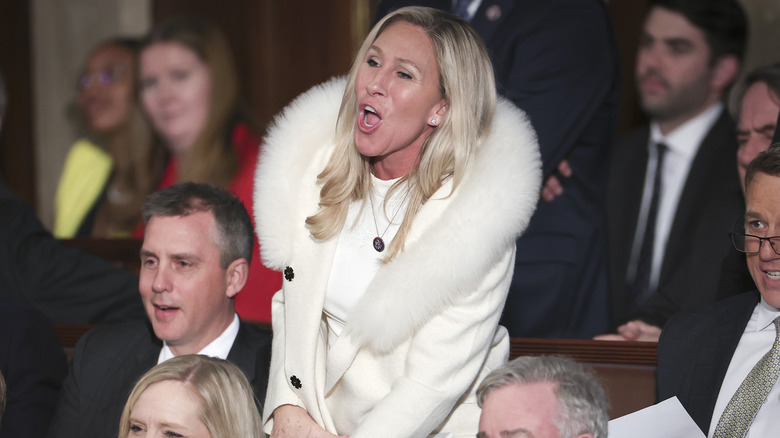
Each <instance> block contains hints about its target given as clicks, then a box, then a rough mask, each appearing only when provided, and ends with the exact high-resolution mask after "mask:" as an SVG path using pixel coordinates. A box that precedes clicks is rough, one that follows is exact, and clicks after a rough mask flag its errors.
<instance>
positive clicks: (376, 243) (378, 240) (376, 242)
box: [374, 237, 385, 252]
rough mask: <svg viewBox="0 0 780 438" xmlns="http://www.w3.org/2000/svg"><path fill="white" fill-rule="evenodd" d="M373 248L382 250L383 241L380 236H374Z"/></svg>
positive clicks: (377, 250)
mask: <svg viewBox="0 0 780 438" xmlns="http://www.w3.org/2000/svg"><path fill="white" fill-rule="evenodd" d="M374 249H375V250H376V252H382V251H384V250H385V241H384V240H382V238H381V237H374Z"/></svg>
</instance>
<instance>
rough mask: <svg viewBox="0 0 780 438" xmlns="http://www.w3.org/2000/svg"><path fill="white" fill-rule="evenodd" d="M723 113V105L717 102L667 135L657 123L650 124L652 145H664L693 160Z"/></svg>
mask: <svg viewBox="0 0 780 438" xmlns="http://www.w3.org/2000/svg"><path fill="white" fill-rule="evenodd" d="M722 111H723V104H722V103H721V102H715V103H714V104H712V105H710V107H709V108H707V109H706V110H704V111H702V112H701V114H699V115H697V116H696V117H694V118H692V119H690V120H688V121H687V122H685V123H683V124H682V125H680V126H678V127H677V129H675V130H674V131H672V132H670V133H669V134H667V135H663V134H661V129H660V128H659V127H658V123H657V122H652V123H651V124H650V141H651V144H656V143H663V144H665V145H666V146H667V147H668V148H669V149H670V150H671V151H673V152H675V153H677V154H680V155H683V156H685V157H687V158H689V159H692V158H693V157H694V156H695V155H696V152H698V150H699V145H701V142H702V141H703V140H704V137H705V136H706V135H707V133H708V132H709V131H710V128H711V127H712V125H714V124H715V122H716V121H717V120H718V117H720V113H721V112H722Z"/></svg>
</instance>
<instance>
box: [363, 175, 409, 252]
mask: <svg viewBox="0 0 780 438" xmlns="http://www.w3.org/2000/svg"><path fill="white" fill-rule="evenodd" d="M410 190H411V189H407V190H406V194H405V195H404V198H403V199H402V200H401V204H400V205H399V206H398V208H396V209H395V213H393V217H392V218H391V219H390V222H389V223H388V224H387V227H385V230H384V231H382V234H379V226H378V225H377V223H376V213H374V190H373V188H372V189H371V193H370V194H369V195H368V201H369V202H370V203H371V216H372V217H373V218H374V229H375V230H376V237H374V242H373V244H374V249H375V250H376V252H382V251H384V250H385V241H384V240H382V237H384V236H385V233H387V230H389V229H390V225H392V224H393V221H394V220H395V217H396V216H398V212H399V211H401V209H402V208H403V207H404V204H405V203H406V197H407V196H409V191H410Z"/></svg>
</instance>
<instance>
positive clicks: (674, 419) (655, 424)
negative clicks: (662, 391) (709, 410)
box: [609, 397, 706, 438]
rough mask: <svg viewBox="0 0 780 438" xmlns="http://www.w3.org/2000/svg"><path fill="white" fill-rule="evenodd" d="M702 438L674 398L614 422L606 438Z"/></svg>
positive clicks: (678, 401)
mask: <svg viewBox="0 0 780 438" xmlns="http://www.w3.org/2000/svg"><path fill="white" fill-rule="evenodd" d="M629 437H630V438H658V437H664V438H706V437H705V436H704V434H703V433H702V432H701V429H699V426H697V425H696V423H694V421H693V419H692V418H691V416H690V415H688V412H687V411H686V410H685V408H684V407H683V405H682V404H680V400H678V399H677V397H672V398H669V399H666V400H664V401H662V402H661V403H658V404H656V405H653V406H650V407H647V408H644V409H642V410H640V411H636V412H634V413H633V414H628V415H624V416H622V417H620V418H615V419H614V420H612V421H610V422H609V438H629Z"/></svg>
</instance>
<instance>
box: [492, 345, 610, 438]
mask: <svg viewBox="0 0 780 438" xmlns="http://www.w3.org/2000/svg"><path fill="white" fill-rule="evenodd" d="M477 403H478V404H479V406H480V407H481V408H482V415H481V416H480V418H479V433H478V434H477V438H507V437H534V438H605V437H606V436H607V422H608V421H609V417H608V415H607V409H609V402H608V401H607V396H606V392H605V391H604V388H603V387H602V386H601V384H600V383H599V381H598V380H597V379H596V376H595V375H594V374H593V372H592V371H591V370H589V369H588V368H586V367H585V366H583V365H582V364H579V363H577V362H575V361H573V360H571V359H567V358H564V357H558V356H535V357H533V356H524V357H519V358H517V359H515V360H513V361H511V362H509V363H507V364H506V365H504V366H502V367H500V368H497V369H495V370H493V372H491V373H490V374H488V376H487V377H485V380H483V381H482V383H481V384H480V385H479V388H478V389H477Z"/></svg>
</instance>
